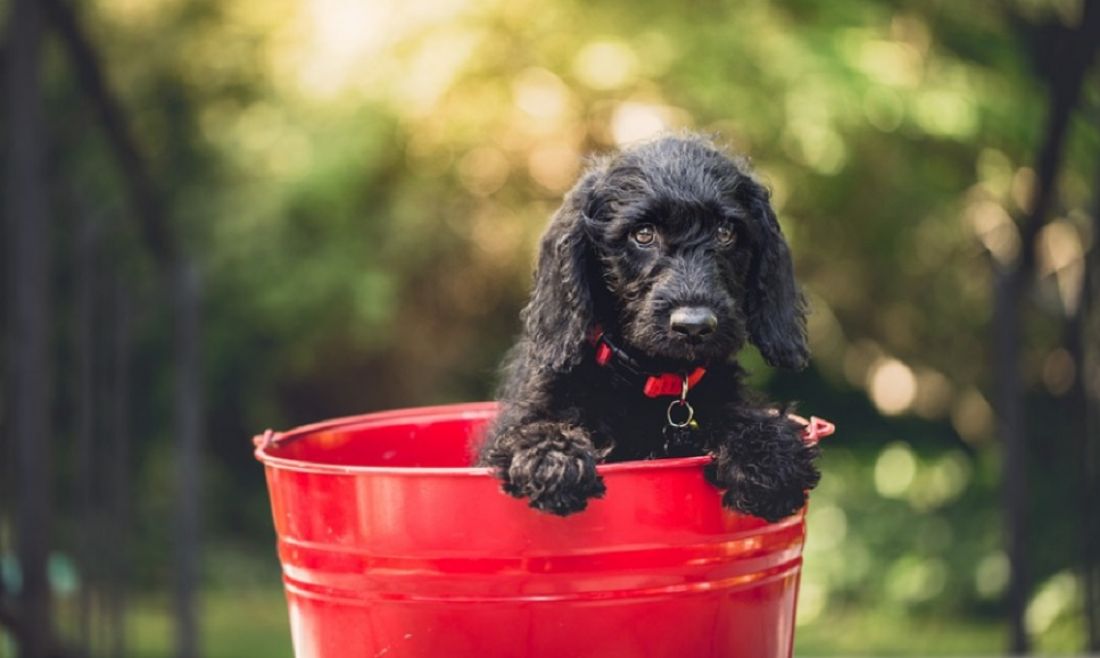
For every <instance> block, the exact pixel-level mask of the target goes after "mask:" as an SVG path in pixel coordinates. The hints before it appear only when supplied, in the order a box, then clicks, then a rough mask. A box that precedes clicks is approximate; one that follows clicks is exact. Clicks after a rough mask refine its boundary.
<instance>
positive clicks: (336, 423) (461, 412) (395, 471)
mask: <svg viewBox="0 0 1100 658" xmlns="http://www.w3.org/2000/svg"><path fill="white" fill-rule="evenodd" d="M498 408H499V404H498V403H496V402H462V403H456V404H446V405H436V406H428V407H407V408H403V409H391V410H387V411H375V412H371V413H366V414H357V415H353V416H343V417H340V418H333V419H330V420H323V421H320V422H316V423H310V424H307V425H301V426H299V427H295V428H292V429H289V430H287V431H285V432H272V431H271V430H268V431H267V432H265V433H264V434H262V435H257V436H256V437H255V438H254V439H253V443H254V444H255V446H256V449H255V450H254V452H253V455H254V456H255V457H256V459H257V460H258V461H260V462H261V463H262V464H264V466H266V467H270V468H277V469H282V470H287V471H295V472H301V473H323V474H336V475H396V476H420V477H423V476H451V477H454V476H458V477H492V476H494V472H493V469H492V467H488V466H440V467H433V466H362V465H355V466H351V465H345V464H326V463H323V462H313V461H306V460H301V459H291V458H288V457H280V456H277V455H274V454H272V453H271V451H270V450H271V449H272V448H277V447H278V446H279V445H285V444H286V443H289V442H292V441H297V440H300V439H304V438H306V437H308V436H310V435H316V434H320V433H323V432H326V431H332V430H334V429H338V428H340V429H342V428H347V427H351V426H360V427H364V426H367V427H369V426H370V425H376V424H382V423H386V422H390V421H394V420H397V419H403V420H409V421H412V422H417V421H420V422H431V421H433V420H442V419H454V420H461V419H466V420H481V419H486V418H488V417H490V416H492V415H493V414H495V413H496V411H497V409H498ZM711 461H713V457H711V456H710V455H699V456H695V457H674V458H668V459H648V460H632V461H623V462H614V463H610V464H598V465H597V466H596V472H598V473H600V474H601V475H611V474H615V473H621V472H643V471H654V470H679V469H695V468H700V467H702V466H705V465H706V464H709V463H710V462H711Z"/></svg>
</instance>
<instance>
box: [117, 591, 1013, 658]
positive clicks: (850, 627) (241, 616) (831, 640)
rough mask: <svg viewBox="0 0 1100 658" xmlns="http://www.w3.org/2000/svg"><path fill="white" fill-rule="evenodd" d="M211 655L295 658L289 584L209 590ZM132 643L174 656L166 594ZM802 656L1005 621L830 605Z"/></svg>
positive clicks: (916, 646)
mask: <svg viewBox="0 0 1100 658" xmlns="http://www.w3.org/2000/svg"><path fill="white" fill-rule="evenodd" d="M201 622H202V646H203V655H204V657H205V658H255V657H257V656H263V657H264V658H291V656H292V649H291V643H290V630H289V624H288V619H287V610H286V601H285V599H284V598H283V594H282V590H280V589H277V588H275V587H270V588H256V587H250V588H242V589H230V588H219V589H215V590H208V591H206V592H205V593H204V595H203V598H202V613H201ZM129 629H130V637H129V641H130V648H131V653H130V655H133V656H135V657H137V658H169V657H170V656H172V653H173V652H172V641H173V635H172V623H171V606H170V602H169V600H168V599H167V598H163V597H149V598H144V599H139V600H138V601H135V605H134V607H133V608H132V609H131V615H130V621H129ZM796 638H797V640H796V647H795V654H796V655H797V656H967V655H970V656H990V655H995V654H997V653H998V651H999V650H1000V649H1001V648H1002V647H1003V646H1004V639H1005V631H1004V627H1003V626H1002V625H1000V624H995V623H980V622H975V621H971V620H965V619H950V618H946V617H945V618H937V617H913V616H906V615H904V614H902V613H900V612H893V613H891V612H877V611H868V610H847V611H837V612H831V613H829V614H827V615H823V616H822V617H821V618H819V619H817V620H815V621H814V622H813V623H812V624H807V625H805V626H801V627H799V629H798V631H797V633H796Z"/></svg>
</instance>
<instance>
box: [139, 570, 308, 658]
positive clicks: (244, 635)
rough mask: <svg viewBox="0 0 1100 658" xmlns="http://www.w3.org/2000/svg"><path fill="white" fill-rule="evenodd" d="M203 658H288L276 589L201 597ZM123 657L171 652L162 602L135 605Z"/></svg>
mask: <svg viewBox="0 0 1100 658" xmlns="http://www.w3.org/2000/svg"><path fill="white" fill-rule="evenodd" d="M201 605H202V611H201V617H200V623H201V642H202V647H203V651H202V655H203V656H204V658H257V657H259V656H262V657H263V658H291V657H292V655H293V651H292V649H291V644H290V626H289V623H288V620H287V609H286V600H285V599H284V598H283V593H282V590H281V589H276V588H274V587H273V588H270V589H254V588H250V589H217V590H213V591H207V592H205V593H204V594H203V597H202V603H201ZM129 632H130V634H129V638H128V639H129V646H130V652H129V655H131V656H134V657H135V658H170V657H171V656H173V654H174V652H173V650H172V644H173V637H174V636H173V628H172V610H171V605H170V602H169V600H168V599H166V598H161V597H150V598H145V599H140V600H138V601H135V605H134V606H133V608H131V610H130V619H129Z"/></svg>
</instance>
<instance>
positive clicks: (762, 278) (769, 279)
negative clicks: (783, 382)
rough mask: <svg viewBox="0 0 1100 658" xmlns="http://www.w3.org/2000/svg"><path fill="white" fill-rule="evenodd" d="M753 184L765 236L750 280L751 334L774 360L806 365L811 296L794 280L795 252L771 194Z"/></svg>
mask: <svg viewBox="0 0 1100 658" xmlns="http://www.w3.org/2000/svg"><path fill="white" fill-rule="evenodd" d="M747 185H749V189H750V191H749V195H748V199H749V200H748V206H749V213H750V214H751V215H752V220H753V222H754V223H755V224H756V230H755V231H754V232H755V233H757V235H758V236H759V237H758V240H757V244H756V251H755V254H754V255H753V263H752V267H751V269H750V270H749V280H748V281H747V282H746V296H745V314H746V316H747V318H748V328H749V336H750V338H751V339H752V342H753V343H754V344H755V345H756V347H757V348H758V349H759V350H760V353H761V354H762V355H763V356H764V360H765V361H767V362H768V363H769V364H771V365H773V366H777V367H780V368H787V369H790V370H801V369H802V368H804V367H806V362H807V361H808V360H809V358H810V353H809V349H808V348H807V347H806V300H805V298H804V297H803V296H802V293H801V291H799V289H798V286H797V285H796V284H795V282H794V266H793V265H792V264H791V253H790V250H788V249H787V241H786V240H784V239H783V233H782V231H780V230H779V221H778V220H777V219H776V218H775V211H774V210H772V207H771V203H770V202H769V197H770V196H771V195H770V194H769V192H768V190H767V189H766V188H764V187H763V186H761V185H759V184H757V183H756V182H750V183H747Z"/></svg>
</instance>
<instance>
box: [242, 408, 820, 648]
mask: <svg viewBox="0 0 1100 658" xmlns="http://www.w3.org/2000/svg"><path fill="white" fill-rule="evenodd" d="M495 411H496V407H495V405H493V404H491V403H477V404H461V405H453V406H444V407H430V408H422V409H409V410H403V411H391V412H384V413H377V414H369V415H365V416H357V417H354V418H345V419H340V420H334V421H330V422H326V423H320V424H317V425H310V426H307V427H302V428H299V429H295V430H291V431H289V432H285V433H281V434H279V433H270V432H269V433H268V434H265V435H264V436H263V437H257V449H256V456H257V458H258V459H259V460H260V461H262V462H263V463H264V466H265V469H266V472H267V483H268V489H269V491H270V494H271V506H272V511H273V513H274V518H275V530H276V533H277V535H278V545H279V557H280V560H281V561H282V565H283V579H284V582H285V585H286V595H287V602H288V604H289V607H290V623H291V634H292V636H293V639H294V653H295V656H297V658H337V657H339V658H359V657H364V658H375V657H378V658H381V657H383V656H384V657H385V658H412V657H416V658H429V657H430V658H440V657H447V658H461V657H465V656H477V657H478V658H520V657H525V658H540V657H543V656H546V657H554V658H566V657H569V658H580V657H589V656H591V657H593V658H596V657H598V658H614V657H617V656H622V657H624V658H627V657H629V658H647V657H651V658H656V657H662V658H665V657H668V658H672V657H675V658H681V657H687V656H690V657H691V658H705V657H715V658H717V657H719V656H720V657H722V658H731V657H744V658H771V657H776V658H780V657H788V656H790V655H791V649H792V644H793V634H794V611H795V601H796V599H797V595H798V580H799V575H800V571H801V565H802V544H803V539H804V537H805V525H804V518H803V517H804V514H803V512H800V513H798V514H796V515H794V516H792V517H790V518H788V519H785V520H783V521H781V522H779V523H773V524H768V523H766V522H764V521H763V520H760V519H757V518H753V517H748V516H744V515H740V514H735V513H731V512H728V511H726V510H724V509H722V507H721V505H720V502H719V492H718V490H716V489H715V488H714V487H713V486H711V485H710V484H708V483H707V482H706V481H705V479H704V477H703V466H704V465H705V464H706V463H707V461H708V459H709V458H707V457H692V458H686V459H666V460H657V461H643V462H624V463H618V464H607V465H602V466H600V467H599V471H600V473H601V474H602V475H603V477H604V480H605V482H606V484H607V494H606V495H605V497H604V498H603V499H601V500H595V501H592V502H591V503H590V505H589V507H588V509H587V510H586V511H585V512H583V513H580V514H576V515H573V516H570V517H567V518H560V517H556V516H551V515H548V514H543V513H540V512H536V511H534V510H532V509H530V508H528V507H527V504H526V503H525V502H523V501H520V500H515V499H513V498H510V497H508V496H506V495H504V494H503V493H501V491H500V484H499V482H498V480H497V479H496V478H494V477H493V476H492V475H491V473H490V472H489V470H488V469H484V468H469V467H467V466H466V465H467V464H469V463H470V461H471V455H472V454H473V453H472V445H473V444H474V443H475V442H476V441H477V439H478V438H480V436H481V435H482V434H483V432H484V429H485V426H486V424H487V422H488V421H489V420H491V418H492V417H493V415H494V413H495ZM831 431H832V428H831V426H829V425H828V423H824V422H823V421H818V420H817V419H813V421H812V422H811V423H810V425H809V428H808V431H807V440H812V441H815V440H817V438H818V437H819V436H824V435H826V434H828V433H830V432H831Z"/></svg>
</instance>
